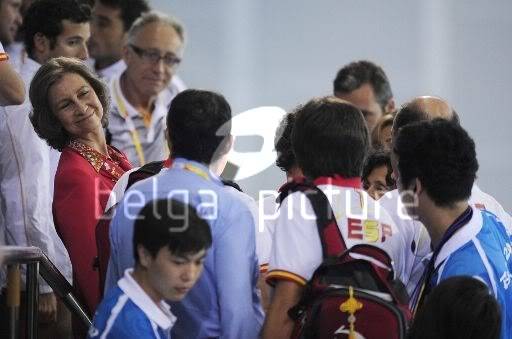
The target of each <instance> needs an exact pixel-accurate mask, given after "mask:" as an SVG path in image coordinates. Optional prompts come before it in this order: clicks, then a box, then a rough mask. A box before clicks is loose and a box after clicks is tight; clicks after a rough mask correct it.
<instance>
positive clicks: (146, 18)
mask: <svg viewBox="0 0 512 339" xmlns="http://www.w3.org/2000/svg"><path fill="white" fill-rule="evenodd" d="M154 22H158V23H161V24H164V25H167V26H169V27H171V28H173V29H174V31H176V33H177V34H178V36H179V37H180V40H181V42H182V43H184V42H185V30H184V29H183V25H182V24H181V23H180V22H179V21H178V20H177V19H175V18H174V17H172V16H169V15H167V14H165V13H162V12H159V11H149V12H146V13H142V15H141V16H140V17H139V18H138V19H137V20H135V22H134V23H133V25H132V27H130V30H129V31H128V42H129V43H133V40H134V39H135V36H136V35H137V33H139V32H140V31H141V30H142V29H143V28H144V27H145V26H146V25H149V24H151V23H154Z"/></svg>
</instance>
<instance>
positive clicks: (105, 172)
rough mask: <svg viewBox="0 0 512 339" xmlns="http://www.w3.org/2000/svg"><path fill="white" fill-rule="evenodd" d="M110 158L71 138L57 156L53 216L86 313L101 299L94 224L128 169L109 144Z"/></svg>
mask: <svg viewBox="0 0 512 339" xmlns="http://www.w3.org/2000/svg"><path fill="white" fill-rule="evenodd" d="M109 156H110V158H111V159H109V158H107V157H105V156H103V155H102V154H100V153H98V152H96V151H94V150H93V149H91V148H89V147H87V146H85V145H83V144H80V143H78V142H75V141H73V142H72V143H71V144H70V146H68V147H66V148H65V149H64V150H63V151H62V154H61V156H60V160H59V165H58V167H57V173H56V175H55V190H54V197H53V218H54V221H55V226H56V228H57V232H58V233H59V235H60V237H61V238H62V241H63V243H64V245H65V246H66V249H67V250H68V253H69V257H70V259H71V264H72V266H73V286H74V287H75V290H76V293H77V295H78V297H79V299H80V300H82V301H84V302H85V304H86V306H87V308H88V311H89V315H93V314H94V311H95V310H96V306H97V305H98V303H99V302H100V295H101V293H100V290H99V273H98V271H97V270H96V269H94V267H93V265H94V260H95V258H96V256H97V248H96V237H95V227H96V224H97V223H98V220H99V218H100V217H101V216H102V215H103V211H104V209H105V206H106V204H107V200H108V197H109V194H110V192H111V191H112V188H113V187H114V185H115V183H116V182H117V180H118V179H119V177H120V176H121V175H122V174H123V173H124V172H125V171H126V170H128V169H130V168H131V165H130V163H129V161H128V160H127V158H126V156H125V155H124V154H122V153H121V152H119V151H118V150H116V149H114V148H111V147H110V146H109Z"/></svg>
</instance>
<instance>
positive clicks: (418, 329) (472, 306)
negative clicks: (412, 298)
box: [408, 276, 502, 339]
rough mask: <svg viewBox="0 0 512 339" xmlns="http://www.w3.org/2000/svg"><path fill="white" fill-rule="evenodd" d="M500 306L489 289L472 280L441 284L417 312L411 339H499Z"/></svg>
mask: <svg viewBox="0 0 512 339" xmlns="http://www.w3.org/2000/svg"><path fill="white" fill-rule="evenodd" d="M501 321H502V319H501V312H500V306H499V304H498V302H497V301H496V299H495V297H494V296H493V295H491V294H490V292H489V289H488V288H487V286H486V285H485V284H484V283H483V282H481V281H479V280H477V279H475V278H472V277H468V276H458V277H452V278H448V279H446V280H444V281H442V282H441V283H440V284H439V285H438V286H437V287H436V288H434V289H433V290H432V292H431V293H430V294H429V295H428V297H427V298H426V300H425V303H424V304H423V306H422V307H421V308H420V309H418V313H417V314H416V317H415V319H414V322H413V324H412V327H411V330H410V332H409V336H408V338H409V339H431V338H436V339H459V338H460V339H477V338H478V339H498V338H500V333H501Z"/></svg>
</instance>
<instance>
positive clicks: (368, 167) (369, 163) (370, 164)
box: [362, 150, 396, 189]
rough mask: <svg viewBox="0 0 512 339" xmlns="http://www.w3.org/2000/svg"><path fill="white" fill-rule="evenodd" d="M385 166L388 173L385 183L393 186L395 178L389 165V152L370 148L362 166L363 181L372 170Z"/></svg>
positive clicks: (390, 186)
mask: <svg viewBox="0 0 512 339" xmlns="http://www.w3.org/2000/svg"><path fill="white" fill-rule="evenodd" d="M381 166H386V168H387V170H388V173H387V174H386V185H387V186H388V187H389V188H393V189H394V188H395V184H396V183H395V179H393V177H392V175H391V174H392V173H393V168H392V167H391V157H390V155H389V152H385V151H383V150H372V151H371V152H370V154H369V155H368V157H367V158H366V161H365V162H364V166H363V175H362V179H363V183H364V182H365V181H366V180H367V179H368V176H370V174H371V173H372V171H373V170H374V169H376V168H378V167H381Z"/></svg>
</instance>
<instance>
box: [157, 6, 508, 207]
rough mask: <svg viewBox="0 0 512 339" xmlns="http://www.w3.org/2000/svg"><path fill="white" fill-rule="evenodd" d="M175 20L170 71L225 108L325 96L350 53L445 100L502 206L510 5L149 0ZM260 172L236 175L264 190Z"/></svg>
mask: <svg viewBox="0 0 512 339" xmlns="http://www.w3.org/2000/svg"><path fill="white" fill-rule="evenodd" d="M152 4H153V6H154V7H155V8H157V9H160V10H163V11H165V12H168V13H172V14H173V15H175V16H176V17H178V18H179V19H180V20H181V21H182V22H183V23H184V24H185V26H186V29H187V36H188V43H187V49H186V52H185V58H184V63H183V65H182V67H181V69H180V71H179V74H180V76H181V77H182V78H183V79H184V80H185V82H186V83H187V85H188V86H189V87H199V88H206V89H213V90H217V91H220V92H221V93H223V94H224V95H225V96H226V98H227V99H228V101H230V103H231V105H232V107H233V110H234V112H240V111H242V110H246V109H249V108H253V107H256V106H264V105H277V106H281V107H283V108H284V109H287V110H288V109H291V108H293V107H294V106H296V105H297V104H299V103H303V102H305V101H307V100H308V99H310V98H311V97H313V96H318V95H327V94H330V93H331V86H332V80H333V78H334V76H335V73H336V71H337V70H338V69H339V68H340V67H341V66H342V65H344V64H346V63H348V62H350V61H352V60H355V59H360V58H365V59H370V60H373V61H376V62H377V63H379V64H381V65H382V66H383V68H384V69H385V70H386V72H387V73H388V76H389V78H390V80H391V84H392V87H393V91H394V93H395V98H396V99H397V101H398V102H399V103H400V102H403V101H405V100H407V99H409V98H411V97H413V96H416V95H424V94H433V95H439V96H442V97H444V98H446V99H448V100H449V101H450V102H451V103H452V104H453V106H454V107H455V108H456V110H457V111H458V112H459V114H460V115H461V120H462V124H463V126H464V127H465V128H466V129H467V130H468V131H469V132H470V133H471V135H472V136H473V138H474V139H475V141H476V143H477V151H478V158H479V161H480V170H479V179H478V183H479V185H480V187H481V188H482V189H483V190H484V191H487V192H489V193H491V194H493V195H494V196H495V197H496V198H497V199H498V200H500V201H501V202H502V204H503V205H504V206H505V207H506V208H507V209H508V210H512V194H511V193H512V178H511V177H510V175H509V174H510V173H511V170H512V157H511V155H512V151H511V150H510V146H511V142H510V141H509V138H508V136H509V133H507V132H508V130H509V128H510V126H511V125H512V114H511V112H510V111H509V101H510V97H509V95H511V92H512V82H511V79H512V67H510V66H509V62H510V61H512V44H511V43H510V41H511V40H510V32H512V18H511V16H510V13H512V2H511V1H508V0H495V1H492V2H484V1H476V0H466V1H450V0H403V1H399V0H386V1H379V0H374V1H369V0H358V1H354V0H323V1H306V0H280V1H270V0H215V1H213V0H210V1H208V0H179V1H170V0H153V1H152ZM282 180H283V176H282V173H280V172H279V170H277V169H276V168H271V169H269V170H267V171H265V172H264V173H262V174H261V175H259V176H257V177H254V178H251V179H247V180H243V181H242V182H241V184H242V186H243V187H244V188H245V189H246V190H247V191H248V192H249V193H251V194H256V192H257V189H259V188H266V189H270V188H274V187H275V186H277V185H279V183H281V182H282Z"/></svg>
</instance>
